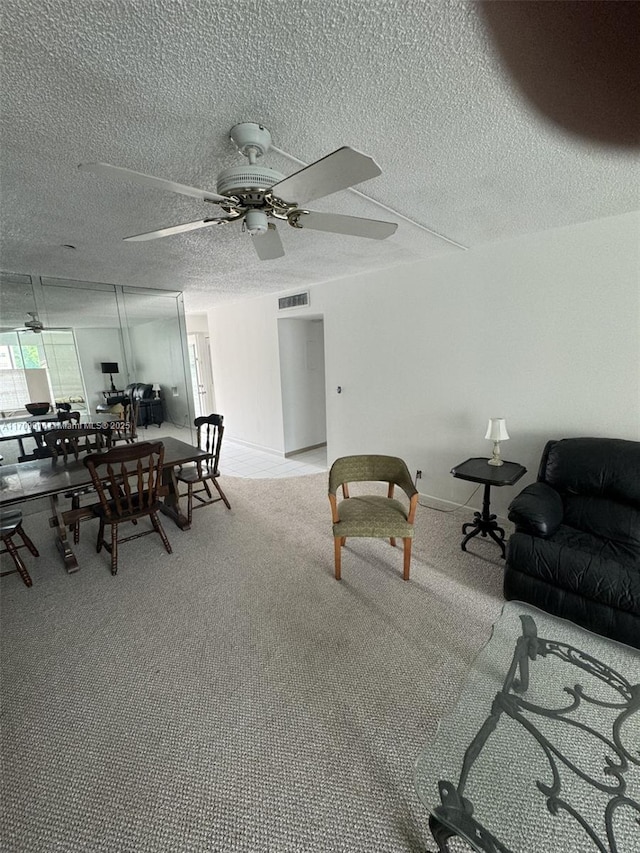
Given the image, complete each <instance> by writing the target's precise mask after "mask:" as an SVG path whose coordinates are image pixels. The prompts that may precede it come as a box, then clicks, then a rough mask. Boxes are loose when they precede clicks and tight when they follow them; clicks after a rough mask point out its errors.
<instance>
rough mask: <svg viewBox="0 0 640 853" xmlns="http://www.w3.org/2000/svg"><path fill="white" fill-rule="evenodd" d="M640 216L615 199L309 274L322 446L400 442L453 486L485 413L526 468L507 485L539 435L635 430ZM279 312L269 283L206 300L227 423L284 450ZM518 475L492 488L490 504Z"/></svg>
mask: <svg viewBox="0 0 640 853" xmlns="http://www.w3.org/2000/svg"><path fill="white" fill-rule="evenodd" d="M639 231H640V215H639V214H637V213H631V214H625V215H622V216H617V217H611V218H608V219H604V220H598V221H595V222H589V223H584V224H581V225H576V226H571V227H567V228H562V229H556V230H553V231H547V232H542V233H538V234H534V235H529V236H526V237H521V238H518V239H514V240H509V241H505V242H501V243H492V244H487V245H484V246H481V247H479V248H475V249H472V250H470V251H468V252H460V253H457V254H450V255H445V256H442V257H440V258H436V259H432V260H430V261H424V262H419V263H415V264H407V265H404V266H399V267H396V268H394V269H391V270H383V271H381V272H379V273H375V274H371V273H368V274H366V275H361V276H355V277H350V278H345V279H341V280H336V281H331V282H327V283H325V284H322V285H318V286H316V287H313V288H312V289H311V307H310V309H309V310H307V311H306V313H307V314H308V313H310V312H311V310H312V311H313V313H314V314H322V315H323V317H324V325H325V348H326V351H325V365H326V387H327V445H328V455H329V460H330V461H331V460H332V459H333V458H336V457H337V456H341V455H343V454H349V453H360V452H361V453H369V452H380V453H391V454H396V455H399V456H402V457H404V459H405V460H406V461H407V464H408V465H409V468H410V470H412V472H414V471H415V469H417V468H420V469H421V470H422V472H423V479H422V481H421V482H420V484H419V486H420V488H421V491H422V492H423V493H425V494H427V495H433V496H436V497H439V498H441V499H444V500H449V501H454V502H463V501H464V500H466V498H467V497H468V495H469V494H470V493H471V491H472V489H473V484H470V483H465V482H463V481H459V480H455V479H454V478H452V477H451V475H450V473H449V472H450V469H451V467H452V466H453V465H455V464H456V463H458V462H461V461H463V460H464V459H466V458H467V457H469V456H485V455H489V453H490V450H491V445H490V442H487V441H485V439H484V432H485V429H486V423H487V419H488V418H489V417H493V416H502V417H505V418H506V419H507V427H508V429H509V432H510V435H511V440H510V441H508V442H506V443H505V444H504V445H503V447H502V450H503V458H505V459H510V460H514V461H518V462H521V463H522V464H524V465H525V466H526V467H527V468H528V474H527V476H526V477H525V478H524V479H523V480H522V481H520V483H519V484H518V486H517V489H519V488H520V487H521V486H523V485H525V484H526V483H527V482H530V481H532V480H534V479H535V475H536V472H537V466H538V461H539V457H540V454H541V451H542V448H543V446H544V443H545V441H546V440H547V439H548V438H561V437H564V436H572V435H600V436H616V437H620V438H628V439H634V440H640V251H639V239H638V237H639ZM304 315H305V309H301V310H300V312H299V316H304ZM276 318H277V297H276V296H275V295H269V296H266V297H262V298H259V299H253V300H246V301H243V302H241V303H234V304H227V303H224V304H222V305H219V306H215V307H214V308H212V309H211V310H210V312H209V319H210V324H211V326H212V328H213V329H215V334H214V335H213V337H212V358H213V363H214V376H215V378H216V382H217V389H216V390H217V398H218V406H219V409H220V411H222V412H224V413H225V423H226V422H227V419H228V421H229V425H230V427H229V429H230V434H231V435H232V436H233V437H236V436H237V437H239V438H242V439H244V440H246V441H249V442H252V443H255V444H257V445H265V446H268V447H270V448H272V449H275V450H280V451H282V449H283V426H282V416H281V396H280V388H279V365H278V347H277V333H276V327H277V322H276ZM337 385H341V386H342V388H343V393H342V394H340V395H337V394H336V392H335V389H336V386H337ZM516 491H517V490H516V489H513V488H510V487H507V488H504V489H494V490H493V492H492V509H494V510H495V511H497V512H499V513H502V514H504V512H505V510H506V506H507V505H508V503H509V501H510V500H511V499H512V497H513V496H514V494H515V493H516ZM479 500H480V493H478V496H477V500H476V501H475V503H474V505H476V506H477V505H478V501H479Z"/></svg>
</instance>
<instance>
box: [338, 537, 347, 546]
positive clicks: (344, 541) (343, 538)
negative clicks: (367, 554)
mask: <svg viewBox="0 0 640 853" xmlns="http://www.w3.org/2000/svg"><path fill="white" fill-rule="evenodd" d="M340 544H341V545H342V547H343V548H344V546H345V545H346V544H347V537H346V536H343V537H342V539H341V540H340Z"/></svg>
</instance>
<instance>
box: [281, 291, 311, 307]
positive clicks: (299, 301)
mask: <svg viewBox="0 0 640 853" xmlns="http://www.w3.org/2000/svg"><path fill="white" fill-rule="evenodd" d="M308 304H309V291H308V290H307V291H305V292H304V293H294V294H293V296H282V297H281V298H280V299H278V311H284V310H285V308H301V307H302V306H303V305H308Z"/></svg>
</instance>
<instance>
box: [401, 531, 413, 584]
mask: <svg viewBox="0 0 640 853" xmlns="http://www.w3.org/2000/svg"><path fill="white" fill-rule="evenodd" d="M402 541H403V542H404V573H403V579H404V580H406V581H408V580H409V569H410V567H411V543H412V542H413V539H412V538H411V537H410V536H407V537H406V538H405V539H403V540H402Z"/></svg>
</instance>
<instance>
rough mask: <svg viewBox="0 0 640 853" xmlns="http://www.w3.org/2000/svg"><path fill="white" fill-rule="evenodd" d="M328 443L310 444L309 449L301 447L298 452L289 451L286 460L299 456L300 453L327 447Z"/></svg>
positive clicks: (285, 455) (285, 456)
mask: <svg viewBox="0 0 640 853" xmlns="http://www.w3.org/2000/svg"><path fill="white" fill-rule="evenodd" d="M326 446H327V442H326V441H321V442H320V444H310V445H309V447H300V448H299V449H298V450H289V451H287V453H285V454H284V458H285V459H288V458H289V457H290V456H297V455H298V454H299V453H306V452H307V451H308V450H317V449H318V448H319V447H326Z"/></svg>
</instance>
